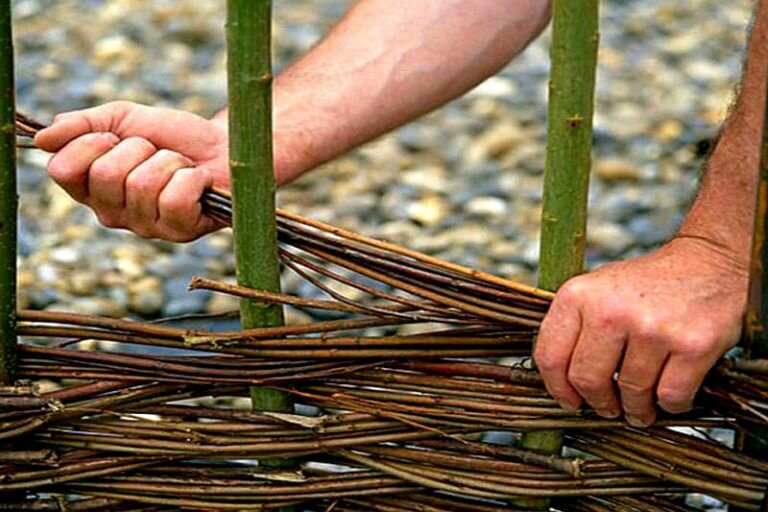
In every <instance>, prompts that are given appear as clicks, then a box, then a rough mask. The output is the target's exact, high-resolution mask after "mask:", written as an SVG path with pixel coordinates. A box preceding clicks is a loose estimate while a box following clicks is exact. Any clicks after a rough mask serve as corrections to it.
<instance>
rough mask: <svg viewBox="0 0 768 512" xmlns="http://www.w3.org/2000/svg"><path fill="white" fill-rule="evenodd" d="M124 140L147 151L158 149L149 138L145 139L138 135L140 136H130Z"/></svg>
mask: <svg viewBox="0 0 768 512" xmlns="http://www.w3.org/2000/svg"><path fill="white" fill-rule="evenodd" d="M124 142H125V143H126V144H129V145H130V146H132V147H136V149H139V150H142V151H146V152H150V151H156V150H157V148H156V147H155V145H154V144H152V143H151V142H150V141H148V140H147V139H145V138H144V137H138V136H133V137H128V138H126V139H125V140H124Z"/></svg>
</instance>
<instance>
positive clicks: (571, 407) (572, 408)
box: [557, 398, 579, 412]
mask: <svg viewBox="0 0 768 512" xmlns="http://www.w3.org/2000/svg"><path fill="white" fill-rule="evenodd" d="M557 402H558V403H559V404H560V407H562V409H563V410H564V411H565V412H576V411H578V410H579V406H578V405H577V404H574V403H573V402H571V401H570V400H566V399H565V398H558V400H557Z"/></svg>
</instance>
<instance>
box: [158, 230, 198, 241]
mask: <svg viewBox="0 0 768 512" xmlns="http://www.w3.org/2000/svg"><path fill="white" fill-rule="evenodd" d="M197 238H198V237H197V236H196V235H195V234H192V233H187V232H184V231H176V230H173V229H166V230H165V231H164V232H163V235H162V239H163V240H167V241H169V242H174V243H181V244H183V243H187V242H191V241H193V240H195V239H197Z"/></svg>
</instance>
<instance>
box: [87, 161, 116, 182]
mask: <svg viewBox="0 0 768 512" xmlns="http://www.w3.org/2000/svg"><path fill="white" fill-rule="evenodd" d="M90 174H91V175H92V176H95V177H96V178H101V179H109V178H110V177H112V176H113V175H114V174H115V167H114V166H113V165H112V164H110V163H109V162H106V161H105V160H103V159H101V158H98V159H96V160H95V161H94V162H93V163H92V164H91V168H90Z"/></svg>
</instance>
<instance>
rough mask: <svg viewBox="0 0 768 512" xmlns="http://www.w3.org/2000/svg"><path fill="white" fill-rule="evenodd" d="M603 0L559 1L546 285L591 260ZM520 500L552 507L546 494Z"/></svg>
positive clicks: (545, 212) (551, 439)
mask: <svg viewBox="0 0 768 512" xmlns="http://www.w3.org/2000/svg"><path fill="white" fill-rule="evenodd" d="M598 13H599V0H579V1H575V0H555V1H554V2H553V4H552V18H553V22H552V24H553V28H552V46H551V51H550V52H551V60H552V70H551V73H550V80H549V113H548V121H547V161H546V171H545V174H544V204H543V209H542V214H541V254H540V258H539V260H540V261H539V265H540V267H539V279H538V285H539V287H540V288H544V289H547V290H552V291H554V290H556V289H557V288H558V287H559V286H560V285H562V284H563V283H564V282H565V281H567V280H568V279H570V278H571V277H573V276H575V275H577V274H580V273H581V272H582V271H583V266H584V246H585V242H586V224H587V194H588V190H589V172H590V167H591V151H592V116H593V111H594V94H595V75H596V67H597V48H598V41H599V33H598ZM522 445H523V447H525V448H528V449H531V450H536V451H539V452H543V453H560V450H561V449H562V446H563V432H562V431H559V430H543V431H532V432H529V433H527V434H526V435H525V436H523V440H522ZM518 505H522V506H526V507H529V508H537V509H546V508H547V507H548V502H547V501H546V500H527V501H525V502H520V503H518Z"/></svg>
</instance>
